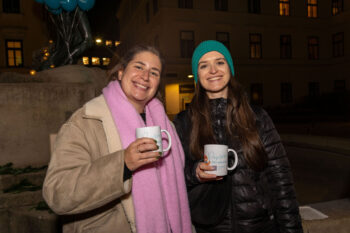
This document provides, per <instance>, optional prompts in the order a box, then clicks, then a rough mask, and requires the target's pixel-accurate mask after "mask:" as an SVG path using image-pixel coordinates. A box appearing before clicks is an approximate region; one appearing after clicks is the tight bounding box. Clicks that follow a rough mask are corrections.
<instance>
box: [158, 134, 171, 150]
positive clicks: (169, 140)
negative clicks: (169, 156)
mask: <svg viewBox="0 0 350 233" xmlns="http://www.w3.org/2000/svg"><path fill="white" fill-rule="evenodd" d="M160 132H164V133H166V135H167V136H168V143H169V144H168V147H167V148H166V149H163V151H167V150H169V149H170V147H171V136H170V134H169V132H168V131H166V130H165V129H162V130H161V131H160Z"/></svg>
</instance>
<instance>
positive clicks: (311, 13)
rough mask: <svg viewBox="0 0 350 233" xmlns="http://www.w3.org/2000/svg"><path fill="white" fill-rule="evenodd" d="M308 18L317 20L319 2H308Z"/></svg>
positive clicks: (308, 0)
mask: <svg viewBox="0 0 350 233" xmlns="http://www.w3.org/2000/svg"><path fill="white" fill-rule="evenodd" d="M307 17H309V18H317V0H307Z"/></svg>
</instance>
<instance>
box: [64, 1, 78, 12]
mask: <svg viewBox="0 0 350 233" xmlns="http://www.w3.org/2000/svg"><path fill="white" fill-rule="evenodd" d="M60 4H61V7H62V8H63V10H66V11H72V10H74V9H75V8H76V7H77V5H78V2H77V0H60Z"/></svg>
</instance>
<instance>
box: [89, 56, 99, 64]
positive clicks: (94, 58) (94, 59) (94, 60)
mask: <svg viewBox="0 0 350 233" xmlns="http://www.w3.org/2000/svg"><path fill="white" fill-rule="evenodd" d="M91 64H92V65H94V66H99V65H100V58H99V57H92V58H91Z"/></svg>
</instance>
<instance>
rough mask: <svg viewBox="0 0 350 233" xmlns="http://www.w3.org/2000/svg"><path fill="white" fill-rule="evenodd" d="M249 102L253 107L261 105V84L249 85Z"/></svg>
mask: <svg viewBox="0 0 350 233" xmlns="http://www.w3.org/2000/svg"><path fill="white" fill-rule="evenodd" d="M250 101H251V102H252V104H255V105H262V104H263V85H262V83H253V84H251V85H250Z"/></svg>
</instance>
